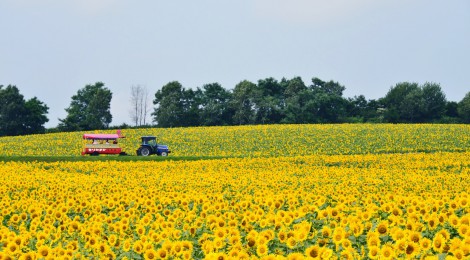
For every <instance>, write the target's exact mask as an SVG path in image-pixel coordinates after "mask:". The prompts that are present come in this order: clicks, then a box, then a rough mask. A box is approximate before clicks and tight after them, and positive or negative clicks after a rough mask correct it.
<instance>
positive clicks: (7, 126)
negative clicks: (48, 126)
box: [0, 85, 49, 136]
mask: <svg viewBox="0 0 470 260" xmlns="http://www.w3.org/2000/svg"><path fill="white" fill-rule="evenodd" d="M48 109H49V108H48V107H47V105H45V104H44V103H42V102H41V101H39V100H38V99H37V98H36V97H34V98H32V99H30V100H28V101H25V100H24V97H23V95H21V94H20V92H19V90H18V88H17V87H16V86H12V85H8V86H7V87H6V88H3V86H2V85H0V136H5V135H10V136H12V135H24V134H39V133H44V131H45V128H44V124H45V123H46V122H47V121H49V119H48V118H47V116H46V114H47V112H48Z"/></svg>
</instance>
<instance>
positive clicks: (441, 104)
mask: <svg viewBox="0 0 470 260" xmlns="http://www.w3.org/2000/svg"><path fill="white" fill-rule="evenodd" d="M421 88H422V90H423V102H424V104H423V105H424V109H423V121H426V122H431V121H433V120H436V119H440V118H441V117H443V116H444V115H445V113H446V105H447V99H446V95H445V94H444V92H443V91H442V89H441V86H440V85H439V84H437V83H429V82H426V83H424V85H423V86H422V87H421Z"/></svg>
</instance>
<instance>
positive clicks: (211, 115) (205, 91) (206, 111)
mask: <svg viewBox="0 0 470 260" xmlns="http://www.w3.org/2000/svg"><path fill="white" fill-rule="evenodd" d="M230 100H231V94H230V92H229V91H227V90H225V89H224V88H222V86H221V85H220V84H219V83H211V84H206V85H204V86H203V87H202V97H201V106H202V110H201V124H202V125H205V126H214V125H226V124H230V123H231V118H230V117H231V116H233V115H231V114H230V111H229V109H228V108H229V105H228V104H229V102H230Z"/></svg>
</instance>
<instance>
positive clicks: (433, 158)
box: [0, 126, 470, 259]
mask: <svg viewBox="0 0 470 260" xmlns="http://www.w3.org/2000/svg"><path fill="white" fill-rule="evenodd" d="M280 127H285V128H286V129H289V126H280ZM321 127H322V126H318V128H321ZM328 127H329V128H331V129H335V127H336V126H328ZM338 127H343V126H338ZM351 127H354V126H347V127H345V128H343V130H345V129H349V128H351ZM265 129H267V131H269V130H272V129H270V128H269V127H267V128H265ZM426 129H427V128H426V127H425V126H423V128H422V131H426ZM464 129H465V128H464ZM188 131H189V130H188ZM193 131H199V129H194V130H193ZM337 131H338V130H337ZM348 131H349V130H348ZM400 131H402V130H400ZM403 131H404V130H403ZM459 131H464V130H462V129H460V130H459ZM130 132H131V131H128V134H129V135H130V136H131V134H130ZM326 132H327V131H324V132H323V133H326ZM456 132H458V131H457V130H455V131H454V132H453V133H456ZM172 133H174V132H172ZM415 133H416V131H415ZM405 135H406V134H403V136H405ZM250 138H251V137H250ZM375 138H377V137H375ZM428 139H432V138H428ZM441 139H442V140H443V139H445V138H444V137H442V136H441ZM454 139H455V138H454ZM172 140H173V139H172ZM291 140H293V139H291ZM463 140H464V141H462V140H459V141H457V140H454V142H455V143H456V144H458V143H459V142H468V137H467V139H463ZM247 142H248V141H247ZM253 142H254V141H253ZM265 142H266V141H265V140H261V143H262V145H264V143H265ZM283 142H285V141H283ZM416 142H417V143H418V142H422V141H419V140H416ZM429 142H431V141H429ZM280 143H281V142H280ZM287 143H288V142H287ZM454 148H455V149H457V148H458V147H457V148H456V147H455V146H454ZM458 149H463V148H458ZM233 153H234V154H236V152H235V151H233ZM468 158H470V152H468V151H467V152H436V153H407V154H356V155H308V156H296V157H276V158H274V157H271V158H268V157H256V158H226V159H216V160H199V161H158V162H157V161H134V162H120V161H95V162H91V161H89V162H66V161H63V162H0V176H2V177H1V178H0V193H1V194H2V196H1V197H0V210H1V214H0V259H14V258H20V259H82V258H87V259H89V258H99V259H202V258H207V259H249V258H250V259H286V258H287V259H338V258H344V259H365V258H367V259H397V258H411V259H416V258H423V259H424V258H428V257H429V258H431V259H432V258H435V259H438V258H440V259H443V258H446V259H465V258H468V257H470V207H469V203H470V194H469V193H468V190H469V189H468V183H470V170H469V166H470V160H468ZM19 176H21V178H19Z"/></svg>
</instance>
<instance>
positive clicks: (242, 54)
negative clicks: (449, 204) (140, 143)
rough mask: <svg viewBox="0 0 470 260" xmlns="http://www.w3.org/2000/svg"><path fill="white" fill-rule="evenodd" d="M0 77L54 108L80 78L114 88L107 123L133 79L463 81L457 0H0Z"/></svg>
mask: <svg viewBox="0 0 470 260" xmlns="http://www.w3.org/2000/svg"><path fill="white" fill-rule="evenodd" d="M0 32H1V39H0V85H9V84H12V85H16V86H17V87H18V88H19V89H20V92H21V93H22V94H23V95H24V96H25V98H26V99H29V98H32V97H34V96H36V97H38V98H39V100H41V101H43V102H45V103H46V104H47V105H48V106H49V108H50V109H49V114H48V117H49V120H50V121H49V122H48V123H47V124H46V126H47V127H53V126H56V125H57V124H58V118H65V116H66V112H65V111H64V109H65V108H66V107H68V106H69V105H70V101H71V97H72V95H74V94H76V93H77V91H78V90H79V89H81V88H83V87H84V86H85V85H86V84H93V83H95V82H97V81H101V82H104V83H105V86H106V87H108V88H109V89H110V90H111V91H112V92H113V100H112V103H111V113H112V115H113V121H112V123H111V124H112V125H119V124H121V123H124V122H126V123H131V120H130V116H129V112H128V111H129V108H130V102H129V96H130V87H131V86H132V85H143V86H146V87H147V88H148V89H149V91H150V93H151V94H152V96H151V97H152V98H153V95H154V93H155V92H156V91H157V90H158V89H160V88H161V87H162V86H163V85H164V84H166V83H168V82H170V81H174V80H177V81H179V82H181V83H182V84H183V86H184V87H185V88H196V87H201V86H202V85H203V84H206V83H212V82H219V83H220V84H221V85H222V86H223V87H224V88H226V89H233V87H234V86H235V85H236V84H237V83H238V82H240V81H241V80H244V79H247V80H250V81H253V82H256V81H257V80H259V79H264V78H267V77H274V78H276V79H278V80H280V79H281V78H282V77H286V78H292V77H294V76H300V77H302V79H303V80H304V82H305V83H306V84H310V82H311V78H312V77H319V78H320V79H322V80H334V81H338V82H339V83H341V84H342V85H344V86H345V87H346V91H345V96H346V97H353V96H354V95H360V94H363V95H365V96H366V98H368V99H377V98H380V97H383V96H385V95H386V93H387V91H388V90H389V89H390V87H391V86H393V85H395V84H396V83H398V82H403V81H410V82H417V83H420V84H422V83H425V82H426V81H429V82H436V83H440V84H441V87H442V89H443V91H444V92H445V93H446V96H447V99H448V100H452V101H460V100H461V99H462V98H463V97H464V95H465V93H467V92H468V91H470V80H469V77H470V1H468V0H449V1H441V0H414V1H410V0H383V1H381V0H237V1H234V0H232V1H227V0H199V1H178V0H173V1H160V0H134V1H130V0H0Z"/></svg>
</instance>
